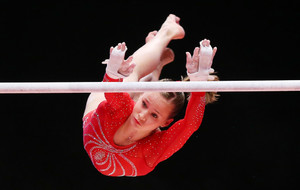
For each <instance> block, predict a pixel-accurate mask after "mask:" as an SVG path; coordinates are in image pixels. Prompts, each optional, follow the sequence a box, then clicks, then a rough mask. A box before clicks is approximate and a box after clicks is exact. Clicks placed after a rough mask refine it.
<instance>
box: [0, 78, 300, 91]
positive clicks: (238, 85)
mask: <svg viewBox="0 0 300 190" xmlns="http://www.w3.org/2000/svg"><path fill="white" fill-rule="evenodd" d="M147 91H156V92H260V91H300V80H272V81H271V80H270V81H207V82H202V81H201V82H22V83H14V82H6V83H0V94H31V93H91V92H147Z"/></svg>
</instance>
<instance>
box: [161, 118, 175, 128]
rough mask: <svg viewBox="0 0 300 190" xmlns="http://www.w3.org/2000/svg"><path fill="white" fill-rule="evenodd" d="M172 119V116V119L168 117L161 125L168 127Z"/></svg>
mask: <svg viewBox="0 0 300 190" xmlns="http://www.w3.org/2000/svg"><path fill="white" fill-rule="evenodd" d="M173 121H174V119H173V118H172V119H168V120H167V121H166V122H165V123H164V125H162V126H161V127H168V126H169V125H170V124H171V123H172V122H173Z"/></svg>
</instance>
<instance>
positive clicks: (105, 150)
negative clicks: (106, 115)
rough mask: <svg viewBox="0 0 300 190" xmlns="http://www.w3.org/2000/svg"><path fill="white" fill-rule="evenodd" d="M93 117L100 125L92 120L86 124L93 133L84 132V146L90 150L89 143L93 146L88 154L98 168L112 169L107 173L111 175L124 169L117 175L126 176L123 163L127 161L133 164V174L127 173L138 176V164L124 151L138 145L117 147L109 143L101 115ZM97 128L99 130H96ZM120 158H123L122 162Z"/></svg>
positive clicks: (106, 170) (104, 170)
mask: <svg viewBox="0 0 300 190" xmlns="http://www.w3.org/2000/svg"><path fill="white" fill-rule="evenodd" d="M92 119H96V120H97V124H98V125H97V126H94V125H93V124H92V123H91V122H90V123H88V125H87V126H86V127H91V128H92V131H93V134H91V133H88V134H84V139H85V143H84V148H85V149H86V150H88V148H87V147H88V146H89V145H91V146H92V148H90V149H89V150H88V154H89V156H90V158H92V162H93V164H94V165H97V168H101V169H99V171H101V172H108V171H110V173H108V174H107V175H109V176H111V175H113V176H115V172H116V171H122V173H121V174H118V175H117V176H124V175H125V169H124V166H123V165H122V163H124V161H125V162H127V163H128V164H129V165H130V166H131V171H132V173H131V174H127V175H130V176H136V175H137V169H136V166H135V165H134V164H133V163H132V162H131V161H130V160H129V159H128V158H127V157H126V156H125V155H124V153H126V152H129V151H130V150H132V149H134V148H135V146H136V145H133V146H131V147H129V148H126V149H116V148H115V147H114V146H112V145H111V144H110V143H109V141H108V140H107V138H106V137H105V135H104V133H103V129H102V126H101V124H100V119H99V115H98V114H97V113H95V114H94V115H93V118H92ZM86 127H84V128H86ZM97 128H98V130H96V129H97ZM97 131H99V132H97ZM120 159H123V160H122V162H120ZM117 168H119V169H117Z"/></svg>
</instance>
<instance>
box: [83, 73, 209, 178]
mask: <svg viewBox="0 0 300 190" xmlns="http://www.w3.org/2000/svg"><path fill="white" fill-rule="evenodd" d="M103 81H104V82H118V80H115V79H112V78H110V77H109V76H108V75H105V77H104V80H103ZM105 98H106V100H105V101H103V102H101V103H100V104H99V106H98V108H97V109H96V110H94V111H92V112H90V113H88V114H87V115H86V116H85V117H84V118H83V142H84V148H85V150H86V152H87V153H88V155H89V157H90V159H91V160H92V163H93V164H94V166H95V167H96V168H97V170H98V171H99V172H101V173H102V174H104V175H108V176H142V175H146V174H148V173H149V172H151V171H152V170H153V169H154V168H155V167H156V166H157V164H158V163H160V162H162V161H164V160H166V159H167V158H169V157H170V156H172V155H173V154H174V153H175V152H177V151H178V150H179V149H180V148H181V147H182V146H183V145H184V144H185V142H186V141H187V140H188V139H189V137H190V136H191V135H192V134H193V133H194V132H195V131H196V130H197V129H198V128H199V126H200V124H201V122H202V118H203V114H204V108H205V93H204V92H197V93H191V98H190V100H189V103H188V105H187V109H186V112H185V117H184V119H181V120H179V121H177V122H176V123H175V124H173V125H172V126H171V127H170V128H169V129H168V130H164V131H158V132H155V133H154V134H152V135H150V136H147V137H146V138H144V139H141V140H139V141H138V142H136V143H133V144H130V145H128V146H118V145H116V144H115V143H114V141H113V137H114V134H115V132H116V131H117V129H118V128H119V127H120V126H121V125H122V124H123V123H124V122H125V121H126V120H127V118H128V117H129V116H130V114H131V113H132V110H133V107H134V105H135V102H134V101H133V100H132V99H131V98H130V96H129V94H128V93H105Z"/></svg>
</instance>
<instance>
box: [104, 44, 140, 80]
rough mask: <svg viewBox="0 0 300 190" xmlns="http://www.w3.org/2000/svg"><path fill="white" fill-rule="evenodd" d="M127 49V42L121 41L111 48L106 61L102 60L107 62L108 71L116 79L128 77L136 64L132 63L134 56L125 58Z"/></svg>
mask: <svg viewBox="0 0 300 190" xmlns="http://www.w3.org/2000/svg"><path fill="white" fill-rule="evenodd" d="M126 51H127V47H126V44H125V42H123V43H119V44H118V45H117V46H116V47H111V48H110V57H109V60H108V61H106V62H102V63H104V64H106V63H107V66H106V73H107V74H108V75H109V76H110V77H112V78H115V79H119V78H125V77H128V76H129V75H130V74H131V73H132V71H133V69H134V67H135V64H134V63H132V59H133V57H132V56H129V57H128V59H127V60H124V57H125V53H126Z"/></svg>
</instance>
